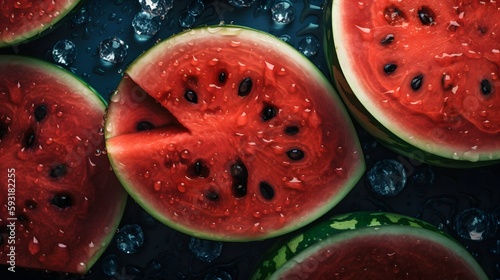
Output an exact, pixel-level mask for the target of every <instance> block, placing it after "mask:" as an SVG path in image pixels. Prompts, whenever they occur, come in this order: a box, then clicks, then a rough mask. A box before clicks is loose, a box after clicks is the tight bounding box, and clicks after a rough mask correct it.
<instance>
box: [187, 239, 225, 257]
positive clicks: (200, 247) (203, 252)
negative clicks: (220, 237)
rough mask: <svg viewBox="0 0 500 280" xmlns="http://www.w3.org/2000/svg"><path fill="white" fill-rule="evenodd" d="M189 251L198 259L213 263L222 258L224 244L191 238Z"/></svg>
mask: <svg viewBox="0 0 500 280" xmlns="http://www.w3.org/2000/svg"><path fill="white" fill-rule="evenodd" d="M189 249H190V250H191V252H192V253H193V254H194V255H195V256H196V257H197V258H198V259H200V260H202V261H204V262H211V261H213V260H214V259H216V258H217V257H218V256H220V254H221V251H222V242H219V241H211V240H203V239H198V238H195V237H191V240H190V241H189Z"/></svg>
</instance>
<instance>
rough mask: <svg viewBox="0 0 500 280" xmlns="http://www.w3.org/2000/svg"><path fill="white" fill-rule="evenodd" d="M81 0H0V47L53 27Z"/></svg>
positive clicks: (13, 43)
mask: <svg viewBox="0 0 500 280" xmlns="http://www.w3.org/2000/svg"><path fill="white" fill-rule="evenodd" d="M80 2H81V0H57V1H54V0H2V1H0V48H1V47H5V46H9V45H15V44H19V43H21V42H24V41H26V40H28V39H31V38H33V37H35V36H37V35H39V34H41V33H43V32H46V31H48V30H50V29H52V28H53V26H54V25H55V24H56V23H58V22H60V21H61V19H63V18H65V16H66V15H67V14H68V13H69V12H70V11H72V10H73V9H74V8H75V7H76V6H77V5H78V4H79V3H80Z"/></svg>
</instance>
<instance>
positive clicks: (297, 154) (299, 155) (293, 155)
mask: <svg viewBox="0 0 500 280" xmlns="http://www.w3.org/2000/svg"><path fill="white" fill-rule="evenodd" d="M286 155H287V156H288V157H289V158H290V159H291V160H300V159H303V158H304V152H303V151H302V150H300V149H291V150H289V151H288V152H286Z"/></svg>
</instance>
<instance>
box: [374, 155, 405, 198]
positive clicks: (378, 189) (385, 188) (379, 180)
mask: <svg viewBox="0 0 500 280" xmlns="http://www.w3.org/2000/svg"><path fill="white" fill-rule="evenodd" d="M366 177H367V180H368V183H369V186H370V188H371V189H372V191H374V192H375V193H377V194H379V195H381V196H395V195H397V194H398V193H399V192H400V191H401V190H403V188H404V186H405V184H406V171H405V169H404V167H403V164H401V163H400V162H399V161H396V160H392V159H386V160H381V161H378V162H377V163H375V165H374V166H373V167H372V168H371V169H370V170H368V172H367V173H366Z"/></svg>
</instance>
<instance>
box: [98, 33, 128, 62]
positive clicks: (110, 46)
mask: <svg viewBox="0 0 500 280" xmlns="http://www.w3.org/2000/svg"><path fill="white" fill-rule="evenodd" d="M127 49H128V46H127V45H126V44H125V42H123V41H122V40H121V39H119V38H118V37H111V38H108V39H104V40H103V41H102V42H101V43H100V44H99V57H100V58H101V59H102V60H103V61H105V62H108V63H111V64H116V63H120V62H122V61H123V60H124V59H125V57H126V56H127Z"/></svg>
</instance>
